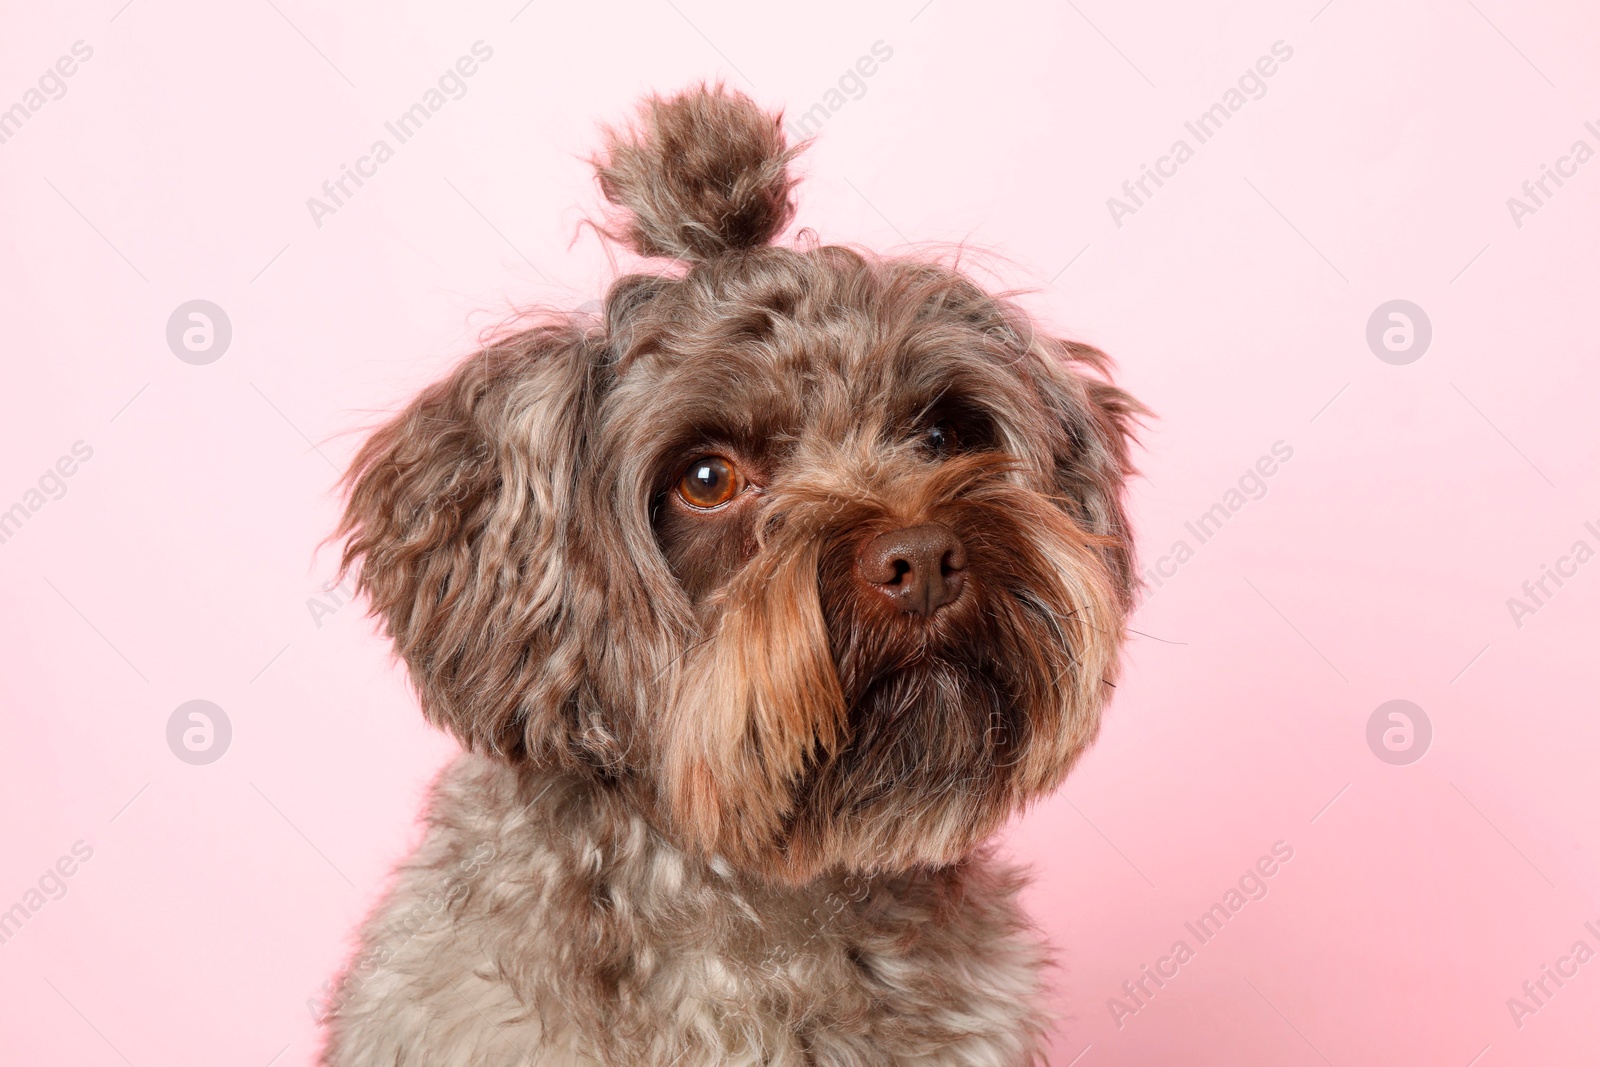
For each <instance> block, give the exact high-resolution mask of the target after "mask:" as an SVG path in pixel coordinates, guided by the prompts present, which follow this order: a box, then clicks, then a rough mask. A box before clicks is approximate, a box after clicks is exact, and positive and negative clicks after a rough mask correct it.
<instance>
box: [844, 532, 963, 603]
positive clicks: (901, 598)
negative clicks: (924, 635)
mask: <svg viewBox="0 0 1600 1067" xmlns="http://www.w3.org/2000/svg"><path fill="white" fill-rule="evenodd" d="M966 565H967V550H966V547H965V546H964V545H962V543H961V539H960V538H959V537H957V536H956V535H955V533H954V532H952V531H951V530H950V528H949V527H947V526H940V525H938V524H937V523H928V524H926V525H923V526H911V527H908V528H906V529H903V530H890V531H889V532H888V533H883V534H879V535H878V536H877V537H874V538H873V539H872V540H871V541H868V542H867V544H866V547H865V548H863V549H862V551H861V555H860V556H859V557H858V560H857V567H858V569H859V572H860V574H861V577H862V578H863V579H865V580H866V582H867V584H868V585H870V586H872V587H873V588H874V589H876V590H877V591H878V592H880V593H882V594H883V595H884V596H885V597H887V598H888V599H889V601H890V603H892V604H894V605H895V607H897V608H899V609H900V610H901V611H904V612H906V613H908V614H911V615H932V614H933V613H934V612H936V611H938V610H939V609H940V608H942V607H944V606H945V605H946V604H948V603H950V602H951V601H952V600H955V599H956V598H957V597H958V596H960V595H961V589H962V586H963V585H964V584H965V582H966V576H965V575H964V574H963V573H962V572H963V570H964V569H965V568H966Z"/></svg>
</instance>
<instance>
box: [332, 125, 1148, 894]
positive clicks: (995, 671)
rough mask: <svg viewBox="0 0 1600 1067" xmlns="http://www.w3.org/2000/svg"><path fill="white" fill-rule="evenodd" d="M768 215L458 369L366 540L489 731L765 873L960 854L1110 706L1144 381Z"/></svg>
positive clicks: (486, 738) (940, 283) (487, 743)
mask: <svg viewBox="0 0 1600 1067" xmlns="http://www.w3.org/2000/svg"><path fill="white" fill-rule="evenodd" d="M727 99H728V98H725V97H720V96H719V97H709V96H707V97H705V98H702V99H701V100H700V101H699V103H700V106H702V107H704V106H707V105H706V103H705V101H706V100H710V102H711V104H713V105H715V104H717V103H719V102H724V103H725V102H726V100H727ZM664 106H667V107H670V106H672V105H664ZM713 112H715V109H714V108H713ZM670 117H671V116H670V115H669V116H668V118H670ZM715 117H716V118H717V120H718V122H719V123H720V124H721V126H722V127H723V129H724V133H726V129H727V128H728V126H729V124H730V122H734V123H735V125H736V124H737V123H736V121H735V120H738V119H740V118H741V117H742V118H745V119H747V118H748V116H747V115H743V116H734V118H733V119H730V117H729V115H728V114H726V113H715ZM656 131H657V138H658V141H659V140H665V139H666V137H667V134H668V133H670V132H672V131H671V130H670V129H665V124H664V122H663V120H662V119H661V118H660V116H659V115H658V116H657V126H656ZM735 132H738V131H737V130H736V131H735ZM746 132H749V131H746ZM615 154H616V148H615V146H614V155H615ZM680 155H681V153H680ZM757 155H758V156H759V155H760V153H757ZM768 155H770V153H768ZM763 158H765V157H763ZM620 167H621V165H620V164H618V163H616V162H614V163H613V164H612V168H611V170H610V171H609V172H608V171H607V170H605V169H603V170H602V178H603V182H604V181H605V180H606V179H607V178H609V179H610V180H611V182H612V184H613V186H615V185H616V183H617V182H618V181H621V179H619V178H617V176H616V174H617V171H618V169H619V168H620ZM653 180H655V181H658V182H660V181H664V180H665V179H664V178H662V176H661V175H660V174H659V173H658V174H655V175H653ZM675 180H677V181H678V182H679V183H680V185H681V183H682V182H683V178H682V176H681V175H679V176H676V179H675ZM624 184H625V183H624ZM715 188H717V189H723V190H725V189H726V188H727V183H726V182H720V181H719V182H718V183H716V184H715ZM786 191H787V186H785V187H784V192H785V193H786ZM627 192H628V189H624V190H623V193H622V194H618V193H616V192H615V189H614V188H613V189H608V195H612V198H613V199H614V200H619V201H625V200H626V196H625V194H626V193H627ZM681 199H682V198H681V197H680V200H681ZM634 206H635V210H636V211H638V210H639V209H638V207H637V205H634ZM678 207H679V209H680V210H681V209H682V204H681V203H680V204H679V205H678ZM717 217H718V218H720V219H723V220H726V219H727V217H728V213H727V212H726V211H723V212H722V213H721V214H720V215H718V216H717ZM657 221H659V220H657ZM769 221H770V220H769ZM636 225H640V224H638V223H636ZM757 228H758V229H759V227H757ZM651 236H652V235H650V234H646V235H645V236H644V237H642V238H641V237H638V236H636V237H635V242H634V243H635V244H636V246H642V247H643V248H644V249H645V250H649V249H650V242H649V238H650V237H651ZM659 243H660V242H659V241H658V242H657V244H659ZM751 243H752V244H753V245H755V246H754V247H744V248H739V249H737V250H732V251H730V252H729V254H720V255H713V256H705V257H696V256H689V255H685V256H683V258H686V259H691V260H694V262H693V263H692V266H691V267H690V269H689V270H688V271H687V272H686V273H685V274H683V275H682V276H681V277H664V276H654V275H632V276H629V277H625V278H623V279H621V280H619V281H618V282H617V283H616V284H615V285H613V287H612V289H611V291H610V293H609V294H608V296H607V299H606V301H605V306H604V310H603V314H602V315H601V316H600V317H598V318H596V319H586V318H583V317H579V316H556V317H551V318H549V319H547V321H545V322H544V323H542V324H541V325H539V326H536V327H535V328H533V329H531V330H528V331H526V332H524V333H521V334H518V335H516V336H513V337H511V338H508V339H507V340H506V341H504V342H501V343H500V344H497V345H494V346H491V347H490V348H488V349H485V350H484V351H483V352H482V353H479V354H478V355H477V356H474V357H473V358H472V359H470V360H468V361H466V362H464V363H463V364H462V366H461V367H460V368H459V369H458V370H457V372H456V373H455V375H454V376H453V377H452V378H450V379H447V380H446V381H445V382H442V383H440V384H439V385H437V386H435V387H433V388H432V389H430V390H429V391H427V392H426V393H424V394H423V396H422V397H420V398H419V399H418V400H417V401H416V402H415V403H414V404H413V405H412V406H411V408H410V409H408V410H407V411H406V412H405V413H403V414H402V415H401V416H400V417H399V418H397V419H396V420H395V421H394V422H392V423H390V424H389V425H388V426H386V427H384V428H383V429H381V430H380V431H379V432H378V433H377V434H376V435H374V437H373V438H372V440H371V441H370V442H369V444H368V445H367V447H366V449H365V450H364V451H363V453H362V454H361V456H360V457H359V458H358V460H357V463H356V466H355V468H354V470H353V473H352V494H351V504H350V511H349V513H348V515H347V518H346V526H347V529H348V532H349V533H350V535H351V537H350V542H349V547H348V550H347V559H348V560H350V561H355V560H359V561H360V562H361V563H362V571H361V584H362V586H363V587H364V588H365V590H366V591H367V593H368V594H369V596H370V597H371V599H372V602H373V607H374V610H375V611H376V612H377V613H379V614H380V615H381V616H382V617H383V618H384V620H385V622H386V623H387V626H388V629H389V632H390V633H391V635H392V636H393V637H394V639H395V641H396V644H397V646H398V648H399V650H400V652H401V654H402V655H403V656H404V657H405V658H406V660H407V663H408V665H409V667H410V669H411V673H412V677H413V679H414V681H415V682H416V684H417V686H418V688H419V691H420V692H421V695H422V698H423V704H424V708H425V710H427V712H428V713H429V715H430V716H431V717H432V718H434V719H435V720H436V721H438V722H440V723H442V724H443V725H446V726H447V727H449V728H451V729H452V730H454V731H455V732H456V733H457V734H458V735H459V736H460V737H461V738H462V739H463V741H465V742H466V743H467V744H469V745H471V746H473V747H476V748H480V749H483V750H486V751H490V752H494V753H498V754H500V755H502V756H503V757H505V758H508V759H512V760H519V761H526V762H528V763H529V764H532V765H542V766H547V767H550V766H561V767H565V768H569V769H571V770H572V771H574V772H576V773H583V774H591V775H594V776H596V777H598V778H600V779H602V780H604V781H606V782H607V783H609V785H610V786H611V787H613V788H615V789H617V790H619V791H620V792H621V793H622V794H623V795H625V796H626V797H627V798H628V799H629V801H630V802H631V803H633V804H635V805H637V806H638V807H639V808H640V809H641V810H643V811H645V812H646V813H647V814H648V815H649V816H650V817H651V818H652V821H653V822H654V823H655V824H656V825H657V826H658V827H659V828H660V829H661V830H662V831H663V832H665V833H668V834H670V835H672V836H674V837H675V838H676V839H677V840H678V841H679V842H680V843H681V844H683V845H684V846H685V847H688V848H691V849H693V850H695V851H699V852H701V853H705V854H716V855H720V856H722V857H723V858H724V859H726V860H727V861H728V862H730V863H732V864H734V865H736V866H738V867H740V868H741V869H745V870H749V871H752V872H758V873H763V874H768V875H771V876H774V877H781V878H787V879H792V880H793V879H803V878H806V877H809V876H812V875H814V874H816V873H818V872H820V871H823V870H826V869H829V868H838V867H843V868H849V869H896V868H902V867H905V866H908V865H912V864H916V863H940V862H950V861H954V860H956V859H958V858H960V857H961V856H962V855H964V854H965V853H966V852H967V851H969V850H970V849H971V848H972V847H973V845H974V844H976V843H977V842H978V841H980V840H981V839H982V838H983V837H985V836H987V835H988V834H989V833H990V832H991V831H992V830H993V829H994V828H995V827H996V826H997V825H998V824H999V822H1000V821H1002V820H1003V819H1004V818H1005V817H1006V816H1007V815H1009V814H1010V813H1012V812H1014V811H1015V810H1017V808H1018V807H1020V806H1021V805H1023V804H1024V803H1026V802H1027V801H1028V800H1030V799H1032V798H1034V797H1036V796H1038V795H1040V794H1042V793H1044V792H1046V791H1048V790H1049V789H1051V788H1053V787H1054V786H1055V785H1056V784H1057V783H1058V782H1059V781H1060V779H1061V777H1062V776H1063V775H1064V774H1065V773H1066V771H1067V770H1068V768H1069V767H1070V766H1071V764H1072V762H1073V761H1074V759H1075V758H1076V757H1077V756H1078V754H1079V753H1080V752H1081V751H1082V750H1083V749H1084V747H1085V746H1087V745H1088V744H1089V742H1090V741H1091V740H1092V739H1093V737H1094V735H1095V732H1096V729H1097V726H1098V721H1099V712H1100V707H1101V704H1102V702H1103V700H1104V698H1105V694H1106V689H1107V687H1108V685H1109V683H1110V682H1111V680H1112V678H1113V677H1114V675H1115V671H1116V659H1117V650H1118V647H1119V645H1120V641H1121V635H1122V625H1123V618H1124V614H1125V612H1126V610H1127V606H1128V601H1129V597H1130V591H1131V582H1132V561H1131V544H1130V542H1129V540H1128V532H1127V529H1126V524H1125V522H1124V519H1123V514H1122V509H1121V494H1122V486H1123V480H1124V478H1125V476H1126V474H1127V470H1128V461H1127V441H1126V435H1127V433H1128V430H1129V423H1130V420H1131V418H1132V417H1133V415H1134V414H1135V412H1136V411H1137V405H1136V404H1135V403H1134V402H1133V401H1132V400H1131V399H1130V398H1129V397H1127V396H1126V394H1124V393H1122V392H1121V391H1119V390H1117V389H1116V388H1115V387H1114V386H1111V385H1110V384H1108V383H1107V382H1106V381H1105V380H1104V378H1103V373H1104V371H1105V369H1106V368H1105V365H1104V359H1103V357H1101V356H1100V354H1099V353H1098V352H1096V351H1095V350H1093V349H1089V348H1086V347H1082V346H1076V345H1072V344H1068V343H1063V342H1056V341H1051V340H1049V339H1045V338H1041V337H1039V336H1037V335H1035V334H1034V333H1033V331H1032V328H1031V326H1030V325H1029V323H1028V322H1027V320H1026V319H1025V318H1024V317H1023V316H1022V315H1021V313H1020V312H1019V311H1017V310H1016V309H1015V308H1014V307H1012V306H1011V305H1009V304H1007V303H1005V302H1004V301H1001V300H998V299H995V298H993V297H990V296H988V295H987V294H985V293H984V292H982V291H981V290H980V289H979V288H978V287H976V286H975V285H974V284H973V283H971V282H970V281H968V280H967V279H966V278H964V277H963V276H961V275H960V274H958V273H956V272H954V271H952V270H949V269H946V268H943V267H939V266H936V265H931V264H928V263H923V262H917V261H911V260H889V261H882V260H876V259H872V258H868V257H865V256H862V255H860V254H857V253H854V252H850V251H847V250H844V249H841V248H836V247H823V248H812V249H809V250H806V251H795V250H790V249H783V248H768V247H760V245H761V244H763V243H764V239H763V240H762V241H760V242H751Z"/></svg>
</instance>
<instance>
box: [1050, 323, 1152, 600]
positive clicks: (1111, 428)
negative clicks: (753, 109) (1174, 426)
mask: <svg viewBox="0 0 1600 1067" xmlns="http://www.w3.org/2000/svg"><path fill="white" fill-rule="evenodd" d="M1032 348H1033V352H1034V355H1036V356H1037V358H1038V364H1037V365H1039V366H1041V367H1042V370H1043V373H1041V374H1040V375H1039V376H1038V379H1037V383H1038V386H1039V388H1040V390H1041V392H1042V393H1043V394H1044V398H1045V402H1046V403H1047V404H1048V405H1049V407H1050V408H1051V410H1052V411H1053V413H1054V414H1055V416H1056V418H1057V420H1058V422H1059V424H1060V426H1061V428H1062V430H1063V431H1064V432H1063V434H1062V436H1061V438H1060V439H1059V441H1058V445H1057V448H1056V454H1055V457H1054V460H1055V471H1056V482H1057V485H1058V487H1059V488H1060V490H1061V493H1062V496H1063V497H1064V498H1065V499H1066V501H1068V502H1069V503H1070V505H1071V506H1072V507H1073V508H1074V510H1075V511H1077V512H1078V514H1077V515H1075V516H1074V517H1075V518H1077V519H1078V520H1079V521H1080V522H1083V523H1084V525H1085V526H1086V527H1087V528H1088V529H1089V530H1090V531H1091V532H1092V533H1095V534H1098V535H1100V536H1103V537H1105V538H1107V545H1106V547H1105V549H1104V552H1105V554H1106V562H1107V564H1108V565H1109V567H1110V569H1111V573H1112V575H1113V577H1114V578H1115V580H1116V586H1117V594H1118V597H1119V599H1120V600H1121V603H1122V608H1123V610H1124V611H1125V612H1126V611H1130V610H1131V609H1132V607H1133V598H1134V591H1135V589H1136V587H1137V585H1138V576H1137V563H1136V561H1135V559H1134V547H1133V534H1132V531H1131V530H1130V529H1129V527H1128V518H1127V511H1126V507H1125V502H1124V495H1125V490H1126V486H1127V481H1128V479H1129V478H1130V477H1131V476H1132V475H1133V474H1135V473H1136V471H1135V469H1134V466H1133V459H1132V446H1133V444H1134V443H1135V441H1136V439H1137V438H1136V433H1137V430H1138V424H1139V421H1140V419H1141V418H1143V417H1145V416H1147V415H1149V409H1147V408H1146V407H1145V406H1144V405H1143V404H1141V403H1139V401H1137V400H1135V399H1134V398H1133V396H1132V395H1130V394H1129V393H1127V392H1125V391H1124V390H1122V389H1120V388H1118V387H1117V386H1115V385H1113V384H1112V383H1111V377H1110V373H1111V359H1110V357H1109V356H1107V355H1106V354H1105V353H1104V352H1102V351H1100V350H1099V349H1098V348H1095V347H1093V346H1091V345H1086V344H1082V343H1080V342H1077V341H1065V340H1058V339H1056V338H1049V337H1036V338H1035V339H1034V341H1033V345H1032Z"/></svg>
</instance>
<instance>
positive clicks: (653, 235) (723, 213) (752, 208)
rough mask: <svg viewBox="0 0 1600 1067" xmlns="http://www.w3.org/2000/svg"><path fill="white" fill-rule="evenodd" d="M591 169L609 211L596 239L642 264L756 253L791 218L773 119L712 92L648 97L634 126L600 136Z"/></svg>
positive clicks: (784, 154) (788, 181)
mask: <svg viewBox="0 0 1600 1067" xmlns="http://www.w3.org/2000/svg"><path fill="white" fill-rule="evenodd" d="M605 136H606V146H605V151H604V153H603V154H602V155H601V156H599V157H597V158H595V159H594V160H593V163H594V166H595V170H596V172H597V173H598V175H599V179H600V191H601V192H602V193H603V194H605V198H606V199H607V200H609V201H610V202H611V203H612V204H613V205H615V206H616V207H617V208H618V209H619V212H618V215H617V216H616V217H614V218H613V219H612V220H611V222H610V225H609V226H607V227H606V228H605V229H604V230H603V231H602V232H604V233H605V234H606V235H607V236H608V237H610V238H611V239H612V240H615V241H619V242H621V243H623V244H625V245H627V246H628V247H629V248H632V249H633V250H634V251H635V252H637V253H639V254H640V255H642V256H660V257H666V258H670V259H679V260H683V261H685V262H689V263H695V262H700V261H703V260H707V259H712V258H715V257H717V256H720V255H725V254H727V253H729V252H736V251H741V250H743V249H748V248H759V247H761V246H762V245H765V244H767V243H768V242H770V241H771V240H772V239H773V238H774V237H776V236H777V235H778V234H779V233H780V232H782V230H783V228H784V227H785V226H787V225H788V224H789V220H790V219H791V218H792V217H793V215H794V201H793V200H792V199H791V197H790V193H791V192H792V190H793V189H794V185H795V179H794V178H791V177H790V176H789V161H790V160H791V159H793V158H794V156H795V155H796V154H797V153H798V152H799V151H800V148H801V147H803V146H797V147H795V148H790V147H788V144H787V141H786V139H785V137H784V134H783V126H782V114H781V113H770V112H766V111H763V110H761V108H760V107H759V106H757V104H756V103H755V102H754V101H753V100H751V99H750V98H749V97H748V96H745V95H744V94H743V93H740V92H737V91H735V90H729V89H727V88H725V87H724V86H722V85H720V84H719V85H715V86H707V85H699V86H696V87H694V88H691V89H687V90H685V91H683V92H681V93H679V94H678V95H677V96H674V97H671V98H669V99H663V98H662V97H659V96H651V97H649V98H648V99H647V100H646V101H645V102H644V104H643V106H642V107H641V108H640V114H639V120H638V122H637V123H636V124H635V125H633V126H631V127H628V128H625V129H620V130H619V129H614V128H610V127H608V128H606V130H605Z"/></svg>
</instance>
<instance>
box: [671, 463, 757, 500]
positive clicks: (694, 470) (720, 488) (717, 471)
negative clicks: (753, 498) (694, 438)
mask: <svg viewBox="0 0 1600 1067" xmlns="http://www.w3.org/2000/svg"><path fill="white" fill-rule="evenodd" d="M743 489H744V476H743V475H741V474H740V473H739V468H738V467H735V466H734V465H733V463H732V461H730V460H728V459H727V458H725V457H723V456H702V457H701V458H699V459H697V460H695V461H694V462H693V463H691V464H689V469H688V470H686V471H684V472H683V478H682V480H681V481H679V482H678V495H679V496H680V497H682V498H683V502H684V503H685V504H688V505H689V506H690V507H692V508H700V509H702V510H705V509H708V508H716V507H721V506H722V505H723V504H726V503H727V502H728V501H730V500H732V499H733V498H734V497H736V496H738V495H739V493H740V492H741V491H742V490H743Z"/></svg>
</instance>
